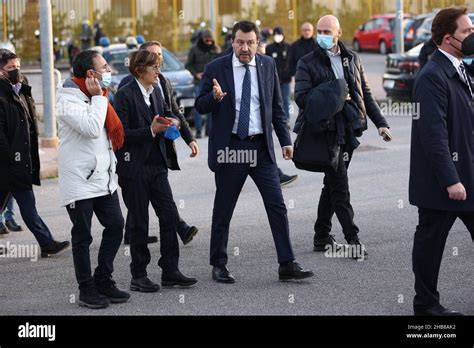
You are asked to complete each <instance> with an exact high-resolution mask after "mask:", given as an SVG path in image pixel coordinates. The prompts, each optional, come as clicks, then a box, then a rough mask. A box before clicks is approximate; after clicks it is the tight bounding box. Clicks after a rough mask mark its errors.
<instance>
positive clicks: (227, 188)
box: [210, 136, 295, 266]
mask: <svg viewBox="0 0 474 348" xmlns="http://www.w3.org/2000/svg"><path fill="white" fill-rule="evenodd" d="M229 148H230V150H246V151H256V154H257V158H256V159H257V162H256V164H257V165H256V166H255V167H252V166H250V165H249V164H248V163H247V164H245V163H244V164H242V163H241V164H236V163H225V164H222V165H221V167H220V168H219V171H217V172H216V173H215V181H216V196H215V199H214V210H213V213H212V231H211V255H210V263H211V265H212V266H222V265H226V264H227V242H228V239H229V225H230V221H231V219H232V214H233V212H234V208H235V205H236V204H237V200H238V198H239V195H240V192H241V190H242V187H243V186H244V183H245V180H246V179H247V176H249V175H250V177H251V178H252V180H253V181H254V182H255V184H256V185H257V188H258V190H259V191H260V194H261V196H262V198H263V203H264V205H265V210H266V212H267V216H268V220H269V222H270V227H271V230H272V234H273V240H274V242H275V246H276V250H277V255H278V262H279V263H286V262H290V261H293V260H294V259H295V257H294V254H293V250H292V247H291V242H290V235H289V225H288V215H287V210H286V206H285V202H284V200H283V195H282V192H281V186H280V179H279V176H278V170H277V166H276V164H275V163H273V161H272V159H271V157H270V154H269V152H268V149H267V145H266V142H265V140H264V139H263V136H262V137H261V138H260V140H256V141H250V140H237V139H235V138H234V137H233V138H232V140H231V142H230V146H229ZM255 232H256V233H258V232H260V231H255Z"/></svg>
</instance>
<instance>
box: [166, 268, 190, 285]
mask: <svg viewBox="0 0 474 348" xmlns="http://www.w3.org/2000/svg"><path fill="white" fill-rule="evenodd" d="M196 283H197V279H195V278H189V277H186V276H185V275H184V274H183V273H181V272H180V271H179V270H177V271H174V272H166V273H165V272H163V274H162V275H161V285H162V286H175V285H178V286H183V287H184V286H191V285H194V284H196Z"/></svg>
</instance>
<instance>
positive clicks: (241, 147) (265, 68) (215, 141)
mask: <svg viewBox="0 0 474 348" xmlns="http://www.w3.org/2000/svg"><path fill="white" fill-rule="evenodd" d="M258 38H259V30H258V28H257V26H256V25H255V24H254V23H251V22H247V21H242V22H239V23H237V24H235V26H234V28H233V30H232V47H233V52H232V53H231V54H229V55H226V56H223V57H221V58H219V59H216V60H214V61H213V62H211V63H209V64H208V65H207V66H206V68H205V71H204V77H203V79H202V81H201V86H200V91H201V93H200V95H199V97H198V98H197V100H196V105H195V106H196V109H197V110H198V112H200V113H201V114H208V113H212V116H211V117H212V128H211V131H210V134H209V158H208V164H209V168H210V169H211V170H212V171H213V172H214V173H215V181H216V196H215V200H214V210H213V216H212V232H211V255H210V263H211V265H212V266H213V270H212V278H213V279H214V280H215V281H217V282H220V283H234V282H235V279H234V277H233V276H232V274H231V273H230V271H229V270H228V268H227V267H226V264H227V242H228V237H229V225H230V220H231V218H232V214H233V211H234V208H235V205H236V203H237V199H238V197H239V194H240V192H241V190H242V187H243V186H244V183H245V180H246V179H247V176H250V177H251V178H252V179H253V181H254V182H255V184H256V185H257V187H258V189H259V191H260V193H261V195H262V198H263V202H264V205H265V209H266V211H267V215H268V219H269V221H270V226H271V230H272V234H273V239H274V242H275V246H276V250H277V254H278V262H279V264H280V268H279V279H280V280H282V281H285V280H292V279H304V278H308V277H311V276H313V272H311V271H305V270H303V269H302V268H301V267H300V265H299V264H298V263H297V262H295V257H294V254H293V250H292V247H291V242H290V235H289V226H288V216H287V210H286V206H285V203H284V200H283V195H282V192H281V187H280V181H279V176H278V170H277V164H276V159H275V153H274V148H273V139H272V126H273V128H274V129H275V132H276V134H277V136H278V139H279V141H280V145H281V147H282V152H283V157H284V158H285V159H286V160H290V159H291V158H292V157H293V147H292V142H291V138H290V134H289V132H288V128H287V127H286V121H285V112H284V110H283V106H282V105H283V101H282V97H281V92H280V85H279V79H278V74H277V71H276V67H275V62H274V60H273V59H272V58H271V57H266V56H263V55H257V47H258Z"/></svg>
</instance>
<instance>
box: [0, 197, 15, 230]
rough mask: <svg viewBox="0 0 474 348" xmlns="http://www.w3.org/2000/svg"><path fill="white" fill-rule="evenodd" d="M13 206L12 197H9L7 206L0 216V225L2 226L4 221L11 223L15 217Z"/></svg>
mask: <svg viewBox="0 0 474 348" xmlns="http://www.w3.org/2000/svg"><path fill="white" fill-rule="evenodd" d="M13 204H14V200H13V197H10V199H9V200H8V202H7V206H6V208H5V210H4V212H3V213H2V214H0V223H1V224H4V223H5V221H11V220H13V218H14V217H15V212H14V210H13Z"/></svg>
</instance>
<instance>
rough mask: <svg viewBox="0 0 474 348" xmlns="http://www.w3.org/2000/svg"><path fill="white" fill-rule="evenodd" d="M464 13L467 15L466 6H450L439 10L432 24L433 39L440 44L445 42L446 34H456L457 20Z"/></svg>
mask: <svg viewBox="0 0 474 348" xmlns="http://www.w3.org/2000/svg"><path fill="white" fill-rule="evenodd" d="M463 15H467V8H466V7H459V6H455V7H448V8H445V9H443V10H441V11H439V12H438V14H437V15H436V17H435V18H434V19H433V25H432V26H431V35H432V38H433V41H434V42H435V43H436V44H437V45H438V46H439V45H441V44H442V43H443V38H444V37H445V36H446V35H454V33H455V32H456V30H457V29H458V23H457V21H458V19H459V18H460V17H461V16H463Z"/></svg>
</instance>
